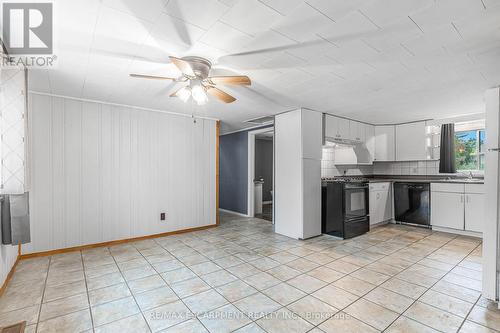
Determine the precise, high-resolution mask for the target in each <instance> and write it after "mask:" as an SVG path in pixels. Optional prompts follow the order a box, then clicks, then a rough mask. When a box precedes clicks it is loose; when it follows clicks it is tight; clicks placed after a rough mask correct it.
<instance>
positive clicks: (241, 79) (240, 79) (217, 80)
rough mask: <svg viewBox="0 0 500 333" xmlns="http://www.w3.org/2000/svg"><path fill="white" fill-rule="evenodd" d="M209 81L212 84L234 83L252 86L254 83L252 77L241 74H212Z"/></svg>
mask: <svg viewBox="0 0 500 333" xmlns="http://www.w3.org/2000/svg"><path fill="white" fill-rule="evenodd" d="M207 80H208V82H210V83H211V84H233V85H237V86H250V85H251V84H252V81H250V78H249V77H248V76H245V75H239V76H236V75H235V76H212V77H209V78H208V79H207Z"/></svg>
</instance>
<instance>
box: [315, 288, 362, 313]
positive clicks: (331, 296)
mask: <svg viewBox="0 0 500 333" xmlns="http://www.w3.org/2000/svg"><path fill="white" fill-rule="evenodd" d="M312 295H313V296H314V297H316V298H318V299H319V300H321V301H323V302H325V303H328V304H330V305H331V306H333V307H334V308H337V309H339V310H342V309H343V308H345V307H346V306H348V305H349V304H351V303H353V302H355V301H356V300H357V299H359V297H358V296H356V295H354V294H351V293H350V292H347V291H345V290H344V289H341V288H338V287H335V286H333V285H328V286H326V287H324V288H322V289H319V290H317V291H316V292H314V293H313V294H312Z"/></svg>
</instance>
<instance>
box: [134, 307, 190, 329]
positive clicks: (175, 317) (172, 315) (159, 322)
mask: <svg viewBox="0 0 500 333" xmlns="http://www.w3.org/2000/svg"><path fill="white" fill-rule="evenodd" d="M144 317H145V318H146V320H147V322H148V324H149V327H150V328H151V330H152V331H153V332H159V331H161V330H164V329H167V328H169V327H172V326H174V325H177V324H179V323H182V322H184V321H186V320H188V319H190V318H191V317H192V314H191V312H190V311H189V309H188V308H187V307H186V306H185V305H184V303H182V301H180V300H179V301H175V302H171V303H168V304H165V305H162V306H159V307H157V308H154V309H151V310H147V311H144Z"/></svg>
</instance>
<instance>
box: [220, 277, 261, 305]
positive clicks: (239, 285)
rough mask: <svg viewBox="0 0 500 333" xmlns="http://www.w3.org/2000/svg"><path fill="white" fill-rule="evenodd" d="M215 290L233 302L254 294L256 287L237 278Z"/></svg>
mask: <svg viewBox="0 0 500 333" xmlns="http://www.w3.org/2000/svg"><path fill="white" fill-rule="evenodd" d="M217 291H218V292H219V293H221V294H222V295H223V296H224V297H225V298H226V299H227V300H229V301H230V302H235V301H237V300H239V299H242V298H245V297H247V296H250V295H252V294H255V293H256V292H257V289H255V288H254V287H252V286H250V285H248V284H246V283H245V282H243V281H241V280H237V281H234V282H231V283H228V284H225V285H223V286H220V287H218V288H217Z"/></svg>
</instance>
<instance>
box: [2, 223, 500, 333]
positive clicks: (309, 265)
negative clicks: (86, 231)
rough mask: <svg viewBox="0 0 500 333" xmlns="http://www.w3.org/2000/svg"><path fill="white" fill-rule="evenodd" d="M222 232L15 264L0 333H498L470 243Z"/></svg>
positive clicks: (243, 229) (268, 229)
mask: <svg viewBox="0 0 500 333" xmlns="http://www.w3.org/2000/svg"><path fill="white" fill-rule="evenodd" d="M222 221H223V222H222V224H221V226H220V227H218V228H214V229H209V230H205V231H200V232H194V233H189V234H183V235H176V236H169V237H163V238H156V239H151V240H145V241H140V242H135V243H128V244H124V245H118V246H113V247H109V248H98V249H92V250H88V251H83V252H73V253H67V254H62V255H55V256H52V257H44V258H37V259H31V260H25V261H22V262H20V264H19V266H18V268H17V269H16V272H15V274H14V277H13V279H12V281H11V284H10V285H9V287H8V289H7V291H6V293H5V294H4V295H3V296H2V297H1V298H0V326H2V325H7V324H10V323H14V322H18V321H21V320H26V321H27V322H28V325H29V326H28V327H27V332H120V333H121V332H151V331H152V332H214V333H215V332H216V333H220V332H232V331H237V332H268V333H274V332H287V333H288V332H315V333H318V332H377V331H385V332H438V331H440V332H457V331H460V332H495V331H500V311H499V310H498V309H497V306H496V304H493V303H489V302H488V301H487V300H485V299H483V298H481V295H480V288H481V246H480V245H481V243H480V241H479V240H478V239H474V238H467V237H457V236H455V235H450V234H445V233H437V232H431V231H429V230H426V229H417V228H412V227H408V226H401V225H388V226H384V227H379V228H376V229H374V230H372V231H371V232H370V233H368V234H366V235H363V236H361V237H358V238H355V239H352V240H347V241H341V240H337V239H334V238H332V237H329V236H322V237H317V238H314V239H310V240H307V241H297V240H292V239H289V238H286V237H283V236H280V235H277V234H275V233H273V229H272V225H271V224H270V223H268V222H265V221H263V220H258V219H242V218H239V217H234V216H231V215H223V218H222Z"/></svg>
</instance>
